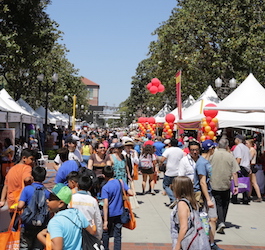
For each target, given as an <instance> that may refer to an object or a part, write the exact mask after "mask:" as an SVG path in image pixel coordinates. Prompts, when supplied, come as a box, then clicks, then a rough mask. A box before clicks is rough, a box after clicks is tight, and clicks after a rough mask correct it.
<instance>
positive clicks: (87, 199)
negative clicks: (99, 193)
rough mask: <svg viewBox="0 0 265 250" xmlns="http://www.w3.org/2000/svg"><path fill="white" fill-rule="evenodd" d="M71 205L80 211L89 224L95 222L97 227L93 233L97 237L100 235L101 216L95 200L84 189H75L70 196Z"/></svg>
mask: <svg viewBox="0 0 265 250" xmlns="http://www.w3.org/2000/svg"><path fill="white" fill-rule="evenodd" d="M71 205H72V207H73V208H76V209H78V210H79V211H81V212H82V213H83V214H84V216H85V217H86V219H87V220H88V221H89V222H90V224H95V225H96V228H97V234H96V235H95V236H96V237H98V238H99V239H101V237H102V217H101V214H100V210H99V207H98V202H97V200H96V199H95V198H94V197H92V196H91V195H89V194H88V193H87V192H86V191H83V190H82V191H77V193H75V194H74V195H73V196H72V201H71Z"/></svg>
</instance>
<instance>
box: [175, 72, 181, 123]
mask: <svg viewBox="0 0 265 250" xmlns="http://www.w3.org/2000/svg"><path fill="white" fill-rule="evenodd" d="M176 97H177V107H178V116H179V120H182V101H181V71H178V72H177V74H176Z"/></svg>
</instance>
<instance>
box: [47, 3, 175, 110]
mask: <svg viewBox="0 0 265 250" xmlns="http://www.w3.org/2000/svg"><path fill="white" fill-rule="evenodd" d="M176 4H177V1H176V0H113V1H111V0H94V1H93V0H53V1H52V3H51V5H49V6H48V8H47V9H46V12H47V13H48V14H49V16H50V18H51V19H52V20H54V21H56V22H57V23H58V24H59V25H60V26H59V30H61V31H62V32H64V35H63V40H62V41H59V42H60V43H62V44H65V45H66V48H67V49H68V50H70V52H69V53H68V54H67V58H68V60H69V61H70V62H71V63H72V64H74V67H75V68H76V69H79V76H84V77H86V78H88V79H89V80H91V81H93V82H95V83H97V84H99V85H100V91H99V105H108V106H118V105H119V104H120V103H121V102H123V101H125V100H126V99H127V98H128V97H129V95H130V89H131V77H132V76H134V75H135V70H136V68H137V66H138V63H140V62H141V61H142V60H144V59H145V58H147V53H148V46H149V45H150V42H151V41H155V40H156V36H153V35H151V33H152V32H153V31H155V29H156V28H158V27H159V26H160V25H161V24H162V23H163V22H164V21H167V20H168V18H169V16H170V15H171V11H172V10H173V8H174V7H176ZM154 77H155V76H154ZM150 80H151V79H150ZM143 91H145V90H143Z"/></svg>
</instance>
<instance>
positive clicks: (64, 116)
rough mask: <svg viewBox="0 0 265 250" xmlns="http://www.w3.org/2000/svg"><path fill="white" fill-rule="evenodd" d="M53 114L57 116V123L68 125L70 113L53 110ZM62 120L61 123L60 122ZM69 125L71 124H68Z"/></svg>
mask: <svg viewBox="0 0 265 250" xmlns="http://www.w3.org/2000/svg"><path fill="white" fill-rule="evenodd" d="M51 115H53V116H54V117H56V118H57V123H56V125H62V126H66V125H67V124H68V123H69V115H67V114H62V113H60V112H59V111H53V112H51ZM59 122H60V124H58V123H59ZM68 127H69V125H68Z"/></svg>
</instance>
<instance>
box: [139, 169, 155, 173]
mask: <svg viewBox="0 0 265 250" xmlns="http://www.w3.org/2000/svg"><path fill="white" fill-rule="evenodd" d="M141 172H142V174H153V173H154V172H155V171H154V168H146V169H145V168H142V169H141Z"/></svg>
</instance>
